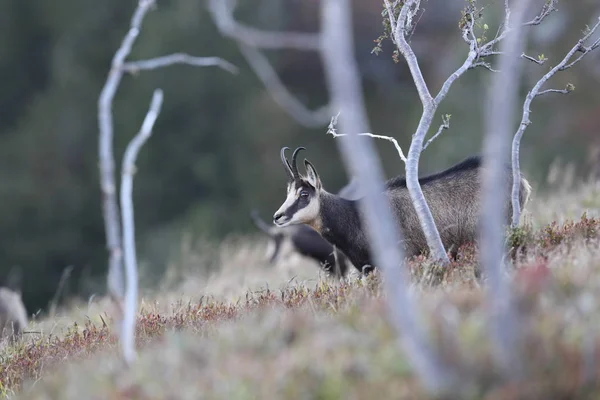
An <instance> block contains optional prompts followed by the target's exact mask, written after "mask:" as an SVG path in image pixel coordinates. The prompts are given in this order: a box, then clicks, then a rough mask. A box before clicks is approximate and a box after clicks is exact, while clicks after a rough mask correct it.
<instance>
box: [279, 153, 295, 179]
mask: <svg viewBox="0 0 600 400" xmlns="http://www.w3.org/2000/svg"><path fill="white" fill-rule="evenodd" d="M289 149H290V148H289V147H282V148H281V152H280V153H279V155H280V156H281V162H282V163H283V166H284V167H285V172H286V173H287V174H288V176H289V178H290V179H292V180H293V179H294V173H293V171H292V167H290V163H289V162H288V160H287V158H285V151H286V150H289Z"/></svg>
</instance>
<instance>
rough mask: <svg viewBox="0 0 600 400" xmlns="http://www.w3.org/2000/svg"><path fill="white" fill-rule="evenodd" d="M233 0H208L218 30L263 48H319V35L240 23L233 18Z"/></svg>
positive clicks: (247, 43)
mask: <svg viewBox="0 0 600 400" xmlns="http://www.w3.org/2000/svg"><path fill="white" fill-rule="evenodd" d="M234 8H235V2H234V1H232V0H209V2H208V9H209V11H210V13H211V14H212V16H213V19H214V21H215V23H216V24H217V28H219V31H220V32H221V33H222V34H224V35H225V36H228V37H230V38H232V39H234V40H236V41H238V42H242V43H244V44H246V45H248V46H252V47H258V48H263V49H284V48H286V49H296V50H304V51H316V50H319V35H318V34H315V33H304V32H267V31H263V30H260V29H256V28H251V27H248V26H245V25H242V24H240V23H239V22H237V21H236V20H235V19H234V18H233V10H234Z"/></svg>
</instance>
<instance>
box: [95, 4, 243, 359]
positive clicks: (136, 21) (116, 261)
mask: <svg viewBox="0 0 600 400" xmlns="http://www.w3.org/2000/svg"><path fill="white" fill-rule="evenodd" d="M154 5H155V0H139V2H138V7H137V8H136V10H135V12H134V14H133V16H132V18H131V23H130V27H129V30H128V32H127V34H126V35H125V38H124V39H123V41H122V42H121V46H120V47H119V49H118V50H117V51H116V53H115V55H114V57H113V59H112V62H111V68H110V71H109V73H108V77H107V80H106V83H105V85H104V87H103V88H102V92H101V93H100V97H99V99H98V125H99V135H98V158H99V169H100V186H101V190H102V197H103V200H102V210H103V218H104V224H105V231H106V245H107V248H108V251H109V263H108V264H109V265H108V276H107V287H108V292H109V294H110V297H111V298H112V300H113V301H114V302H115V304H116V306H117V308H118V311H119V314H120V315H119V318H117V321H118V322H117V324H118V325H119V329H118V330H119V331H120V332H121V341H122V349H123V356H124V358H125V360H126V361H127V362H130V361H131V360H132V359H133V356H134V354H135V349H134V345H133V341H134V338H133V336H132V335H133V333H132V332H133V330H134V329H135V310H136V304H135V302H136V301H137V300H136V298H137V294H136V292H137V277H136V271H135V253H134V254H133V264H132V258H131V253H129V254H127V253H126V257H127V260H126V262H127V271H126V272H127V274H126V275H127V279H126V276H125V271H124V270H123V266H122V257H123V244H122V238H121V229H122V228H123V229H125V228H127V229H129V227H131V228H133V213H132V212H133V211H132V208H130V209H131V214H128V213H129V211H128V210H127V209H126V210H121V211H122V212H123V213H124V219H125V218H128V219H126V220H124V221H123V227H122V226H121V217H120V216H119V206H118V203H117V197H116V191H117V184H116V183H115V161H114V153H113V136H114V127H113V115H112V104H113V99H114V97H115V94H116V92H117V90H118V88H119V84H120V82H121V79H122V77H123V74H124V73H125V72H131V73H133V72H136V71H139V70H146V69H153V68H159V67H164V66H167V65H171V64H177V63H185V64H190V65H195V66H213V65H214V66H219V67H221V68H223V69H225V70H227V71H229V72H235V69H236V68H235V66H233V65H232V64H230V63H228V62H226V61H224V60H221V59H219V58H216V57H206V58H203V57H192V56H189V55H187V54H183V53H175V54H171V55H168V56H164V57H158V58H154V59H150V60H141V61H134V62H131V63H127V62H125V60H126V58H127V57H128V56H129V54H130V53H131V49H132V47H133V45H134V43H135V40H136V39H137V37H138V35H139V33H140V30H141V27H142V22H143V20H144V17H145V16H146V14H147V12H148V11H149V10H150V9H151V8H152V7H153V6H154ZM161 103H162V92H155V95H154V97H153V102H152V106H151V109H150V112H149V113H148V115H147V117H146V120H145V124H144V126H143V127H142V128H143V129H142V132H146V131H148V130H151V129H152V124H153V123H154V120H155V119H156V115H158V112H159V110H160V106H161ZM148 134H149V133H148ZM144 140H145V139H144ZM142 143H143V141H142ZM140 146H141V144H140ZM128 150H129V148H128ZM137 151H138V150H135V152H136V153H137ZM126 157H127V153H126ZM133 161H135V156H134V157H133ZM126 179H127V177H125V178H124V182H122V183H123V186H122V187H121V203H122V204H121V207H123V202H124V201H125V204H126V205H128V204H130V203H127V199H123V196H124V193H125V194H127V192H128V191H129V192H130V191H131V190H130V188H128V187H127V184H130V183H128V182H127V180H126ZM125 233H126V235H127V236H126V238H125V240H126V245H127V246H129V244H130V243H131V242H132V240H133V239H132V237H130V236H129V235H133V229H131V230H127V231H126V232H125ZM130 249H131V246H129V247H128V249H126V251H130ZM133 251H135V249H134V250H133ZM131 265H133V270H132V267H131ZM126 285H127V287H126ZM124 300H125V304H124ZM124 306H125V307H124ZM121 319H123V320H121Z"/></svg>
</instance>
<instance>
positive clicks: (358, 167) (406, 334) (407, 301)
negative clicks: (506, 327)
mask: <svg viewBox="0 0 600 400" xmlns="http://www.w3.org/2000/svg"><path fill="white" fill-rule="evenodd" d="M322 26H323V31H322V32H323V33H322V35H323V43H322V57H323V61H324V65H325V73H326V77H327V83H328V87H329V91H330V93H331V96H332V101H333V104H334V106H335V107H336V108H338V109H340V110H341V119H340V125H341V128H342V130H344V131H346V132H348V133H349V134H347V135H344V137H343V138H341V140H340V141H339V144H340V150H341V152H342V156H343V160H344V163H345V165H346V169H347V170H348V171H349V172H350V173H351V174H352V175H354V176H357V177H358V180H359V184H360V186H361V189H362V190H364V194H365V197H363V198H362V200H361V202H360V204H361V208H362V211H363V215H364V217H365V221H364V223H365V225H366V227H367V232H368V235H369V238H370V240H369V243H370V245H371V249H372V252H373V254H374V256H375V260H376V263H377V265H378V266H379V267H381V269H382V271H383V273H384V276H385V280H384V281H385V290H386V293H387V295H388V300H387V302H388V303H387V304H388V311H389V314H390V319H391V320H392V323H393V324H394V326H395V327H396V329H397V330H398V331H399V332H400V333H401V334H400V342H401V345H402V347H403V348H404V350H405V352H406V353H407V355H408V357H409V359H410V360H411V361H412V362H413V365H414V366H415V369H416V371H417V373H418V375H419V377H420V378H421V379H422V380H423V382H424V384H425V386H426V387H427V388H428V389H429V390H431V391H432V392H439V391H443V390H444V389H447V388H448V387H449V385H450V384H451V383H452V382H453V381H454V376H453V373H452V370H451V369H447V368H445V365H443V364H442V363H441V362H440V360H439V359H438V358H437V357H436V355H435V352H434V351H432V347H431V346H430V344H429V343H428V340H427V335H426V334H425V332H424V330H423V328H422V327H421V326H420V324H419V321H418V319H417V311H416V310H417V308H416V307H417V305H416V304H415V303H414V301H413V300H412V298H411V297H410V296H409V295H408V292H407V290H406V285H407V280H408V278H407V277H406V276H405V271H404V269H403V268H402V267H401V266H402V264H403V263H402V259H403V257H402V251H401V249H400V248H399V247H398V243H399V242H400V238H401V235H400V233H399V232H398V230H397V227H396V226H395V224H394V218H393V215H392V213H391V210H390V206H389V202H388V201H387V200H386V198H385V197H384V196H383V179H382V176H383V174H382V172H381V166H380V164H379V162H378V160H377V157H376V155H375V151H374V148H373V142H372V141H371V140H369V139H367V138H366V136H367V135H363V136H359V135H358V134H356V132H365V131H368V130H369V126H368V119H367V115H366V112H365V106H364V100H363V95H362V88H361V85H360V76H359V73H358V68H357V66H356V60H355V59H354V52H353V39H352V34H351V32H352V28H351V9H350V5H349V0H322ZM340 66H343V68H340ZM332 122H333V121H332Z"/></svg>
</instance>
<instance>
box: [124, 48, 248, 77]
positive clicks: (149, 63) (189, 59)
mask: <svg viewBox="0 0 600 400" xmlns="http://www.w3.org/2000/svg"><path fill="white" fill-rule="evenodd" d="M176 64H185V65H191V66H194V67H219V68H221V69H223V70H225V71H227V72H231V73H232V74H237V73H238V68H237V67H236V66H235V65H233V64H231V63H230V62H228V61H225V60H223V59H222V58H219V57H195V56H191V55H189V54H186V53H173V54H169V55H168V56H162V57H156V58H150V59H148V60H139V61H129V62H126V63H124V64H123V70H124V71H127V72H129V73H131V74H136V73H138V72H139V71H142V70H151V69H156V68H163V67H168V66H170V65H176Z"/></svg>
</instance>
